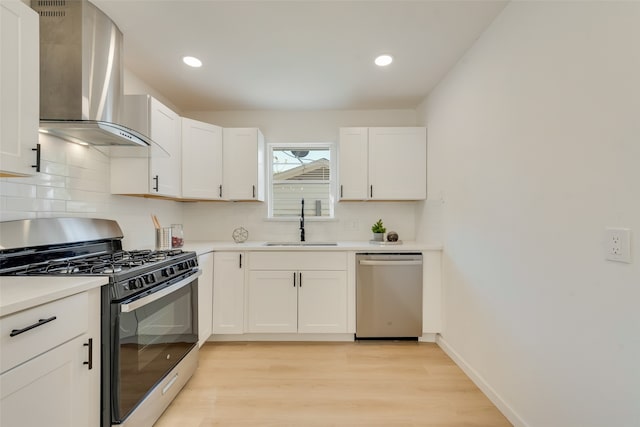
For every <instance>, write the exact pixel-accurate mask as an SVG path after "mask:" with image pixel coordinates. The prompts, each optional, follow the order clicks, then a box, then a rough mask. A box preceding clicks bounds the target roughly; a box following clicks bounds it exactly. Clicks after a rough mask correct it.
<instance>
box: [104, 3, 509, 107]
mask: <svg viewBox="0 0 640 427" xmlns="http://www.w3.org/2000/svg"><path fill="white" fill-rule="evenodd" d="M92 2H93V3H94V4H96V5H97V6H98V7H99V8H100V9H102V10H103V11H104V12H105V13H106V14H107V15H109V16H110V17H111V18H112V19H113V20H114V21H115V22H116V24H117V25H118V27H119V28H120V29H121V30H122V32H123V33H124V51H125V54H124V55H125V66H126V67H127V68H128V69H129V70H130V71H131V72H133V73H134V74H136V75H137V76H138V77H140V78H141V79H142V80H144V81H145V82H147V83H148V84H149V85H150V86H151V87H153V88H154V89H156V90H157V91H159V92H160V93H161V94H162V95H164V96H165V97H166V98H168V99H169V100H170V101H171V102H172V103H173V104H175V106H176V107H178V108H179V109H180V110H182V111H199V110H346V109H393V108H415V107H416V106H417V105H418V104H419V103H420V102H421V101H422V100H423V99H424V97H425V96H426V95H427V94H428V93H429V91H430V90H431V89H432V88H433V87H434V86H435V85H436V84H437V83H438V81H439V80H440V79H441V78H442V77H443V76H444V75H445V74H446V72H447V71H448V70H449V69H450V68H451V67H452V66H453V65H454V64H455V63H456V62H457V61H458V60H459V59H460V57H461V56H462V55H463V54H464V52H465V51H466V50H467V49H468V48H469V47H470V46H471V45H472V44H473V43H474V41H475V40H476V39H477V38H478V37H479V36H480V34H481V33H482V32H483V31H484V29H485V28H486V27H487V26H488V25H489V24H490V23H491V22H492V20H493V19H494V18H495V17H496V15H497V14H498V13H499V12H500V11H501V10H502V8H503V7H504V6H505V4H506V1H502V0H501V1H483V0H472V1H457V0H446V1H418V0H414V1H399V0H394V1H346V0H341V1H329V0H320V1H306V0H297V1H296V0H293V1H270V0H262V1H244V0H235V1H214V0H205V1H202V0H201V1H192V0H177V1H172V0H92ZM381 53H388V54H390V55H392V56H393V57H394V62H393V63H392V64H391V65H389V66H387V67H385V68H380V67H376V66H375V65H374V64H373V60H374V57H375V56H377V55H378V54H381ZM185 55H191V56H196V57H198V58H200V59H201V60H202V62H203V63H204V64H203V66H202V67H201V68H189V67H187V66H186V65H184V64H183V63H182V60H181V58H182V57H183V56H185Z"/></svg>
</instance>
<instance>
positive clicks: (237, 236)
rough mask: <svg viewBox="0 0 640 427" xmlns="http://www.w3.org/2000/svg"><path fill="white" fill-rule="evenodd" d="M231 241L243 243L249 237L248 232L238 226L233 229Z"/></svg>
mask: <svg viewBox="0 0 640 427" xmlns="http://www.w3.org/2000/svg"><path fill="white" fill-rule="evenodd" d="M231 237H233V241H234V242H236V243H244V242H246V241H247V239H248V238H249V232H248V231H247V230H246V229H245V228H244V227H238V228H236V229H235V230H233V234H232V235H231Z"/></svg>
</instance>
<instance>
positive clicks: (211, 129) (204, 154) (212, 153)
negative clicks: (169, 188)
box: [182, 118, 223, 200]
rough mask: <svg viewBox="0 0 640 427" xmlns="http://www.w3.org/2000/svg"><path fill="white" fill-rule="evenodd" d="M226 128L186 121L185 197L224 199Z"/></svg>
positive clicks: (183, 144)
mask: <svg viewBox="0 0 640 427" xmlns="http://www.w3.org/2000/svg"><path fill="white" fill-rule="evenodd" d="M222 170H223V165H222V128H221V127H220V126H215V125H212V124H209V123H202V122H199V121H196V120H191V119H186V118H182V197H183V198H184V199H203V200H221V199H222Z"/></svg>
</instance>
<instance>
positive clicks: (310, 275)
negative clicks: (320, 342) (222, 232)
mask: <svg viewBox="0 0 640 427" xmlns="http://www.w3.org/2000/svg"><path fill="white" fill-rule="evenodd" d="M295 265H297V266H298V268H294V267H293V266H295ZM346 270H347V268H346V253H343V252H319V253H314V252H306V253H300V252H265V253H260V252H257V253H253V254H252V255H251V269H250V272H249V282H248V287H247V293H248V295H247V332H250V333H261V332H265V333H296V332H299V333H346V332H347V271H346Z"/></svg>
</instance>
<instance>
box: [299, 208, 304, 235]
mask: <svg viewBox="0 0 640 427" xmlns="http://www.w3.org/2000/svg"><path fill="white" fill-rule="evenodd" d="M300 241H301V242H304V199H302V208H301V210H300Z"/></svg>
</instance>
